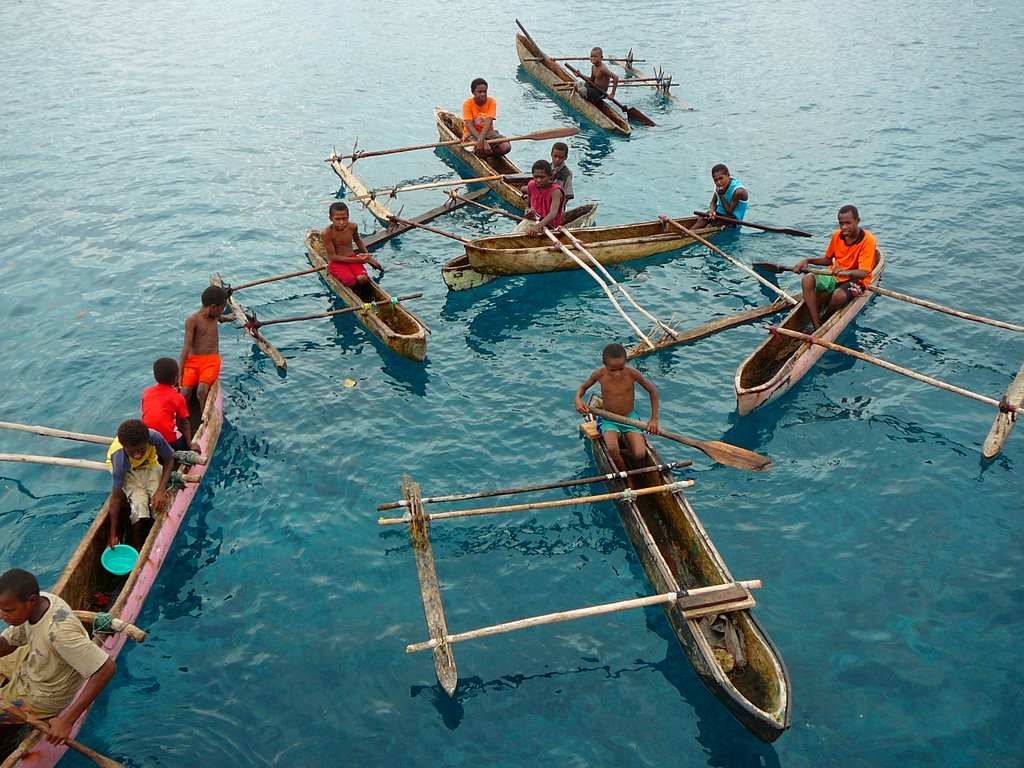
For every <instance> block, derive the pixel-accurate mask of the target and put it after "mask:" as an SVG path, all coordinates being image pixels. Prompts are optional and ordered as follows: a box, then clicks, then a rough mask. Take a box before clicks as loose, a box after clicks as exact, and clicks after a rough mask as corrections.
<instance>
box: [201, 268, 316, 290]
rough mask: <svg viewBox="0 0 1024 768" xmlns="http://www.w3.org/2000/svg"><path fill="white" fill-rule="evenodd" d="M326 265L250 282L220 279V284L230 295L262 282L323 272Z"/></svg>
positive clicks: (272, 281)
mask: <svg viewBox="0 0 1024 768" xmlns="http://www.w3.org/2000/svg"><path fill="white" fill-rule="evenodd" d="M325 269H327V267H313V268H312V269H301V270H299V271H298V272H288V273H287V274H284V275H277V276H275V277H264V278H263V279H262V280H253V281H252V282H251V283H242V284H241V285H228V284H227V283H225V282H224V281H223V279H222V280H221V284H222V285H223V286H224V290H225V291H227V292H228V296H230V295H231V294H232V293H234V292H235V291H240V290H242V289H243V288H252V287H253V286H254V285H263V284H264V283H274V282H277V281H278V280H287V279H288V278H290V277H299V276H301V275H311V274H313V273H314V272H323V271H324V270H325Z"/></svg>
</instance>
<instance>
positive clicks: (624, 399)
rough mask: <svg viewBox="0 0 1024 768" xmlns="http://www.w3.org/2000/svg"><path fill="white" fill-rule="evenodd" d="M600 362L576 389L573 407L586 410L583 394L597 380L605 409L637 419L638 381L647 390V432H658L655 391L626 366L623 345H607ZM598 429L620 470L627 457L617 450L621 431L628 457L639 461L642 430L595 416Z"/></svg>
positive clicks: (643, 453) (642, 449)
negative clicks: (599, 365) (636, 396)
mask: <svg viewBox="0 0 1024 768" xmlns="http://www.w3.org/2000/svg"><path fill="white" fill-rule="evenodd" d="M601 361H602V362H603V363H604V365H602V366H601V367H600V368H598V369H597V370H596V371H594V372H593V373H592V374H590V378H588V379H587V380H586V381H584V382H583V383H582V384H581V385H580V388H579V389H577V390H576V410H577V411H579V412H580V413H589V409H588V408H587V405H586V403H584V402H583V396H584V395H585V394H586V393H587V390H588V389H590V388H591V387H592V386H593V385H594V384H595V383H598V382H600V384H601V399H602V400H603V401H604V407H605V410H608V411H612V412H613V413H620V414H622V415H623V416H628V417H629V418H631V419H639V418H640V417H639V416H638V415H637V413H636V410H635V408H634V405H635V391H634V390H635V387H634V385H635V384H639V385H640V386H641V387H643V388H644V389H646V390H647V394H648V395H649V396H650V398H651V419H650V421H648V422H647V431H648V432H650V433H651V434H652V435H656V434H658V390H657V389H656V388H655V386H654V385H653V384H651V382H649V381H648V380H647V378H646V377H645V376H644V375H643V374H642V373H640V371H638V370H637V369H636V368H629V367H627V366H626V348H625V347H624V346H622V345H621V344H609V345H608V346H607V347H605V348H604V351H603V352H602V353H601ZM597 428H598V430H599V431H600V432H601V435H602V437H603V438H604V444H605V447H606V448H607V449H608V455H609V456H610V457H611V460H612V461H613V462H614V463H615V466H616V467H618V469H619V470H620V471H623V472H625V471H626V470H627V469H628V467H627V466H626V460H625V458H623V456H622V452H621V451H620V450H619V434H620V433H621V434H624V435H625V436H626V442H627V443H628V444H629V455H630V459H632V460H633V461H641V460H642V459H643V458H644V455H645V453H646V447H645V445H644V436H643V432H641V431H640V430H639V429H637V428H636V427H630V426H627V425H625V424H618V423H616V422H614V421H605V420H604V419H602V418H600V417H598V419H597ZM631 480H632V479H631V478H627V480H626V484H627V485H628V486H629V487H630V488H632V487H633V484H632V482H631Z"/></svg>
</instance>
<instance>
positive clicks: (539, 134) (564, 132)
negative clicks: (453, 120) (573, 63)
mask: <svg viewBox="0 0 1024 768" xmlns="http://www.w3.org/2000/svg"><path fill="white" fill-rule="evenodd" d="M579 132H580V131H579V128H571V127H566V128H547V129H545V130H543V131H534V132H533V133H524V134H523V135H521V136H510V137H505V136H503V137H501V138H498V139H487V143H488V144H499V143H501V142H503V141H550V140H551V139H567V138H569V137H570V136H575V135H576V134H577V133H579ZM453 144H465V145H466V146H467V147H471V146H473V144H472V143H467V142H466V140H465V139H449V140H448V141H435V142H434V143H433V144H415V145H413V146H410V147H398V148H397V149H381V150H378V151H376V152H356V153H355V154H352V155H332V156H331V157H328V158H327V159H326V160H324V162H325V163H333V162H334V161H335V160H348V159H349V158H353V157H354V158H356V159H357V160H358V159H359V158H362V157H378V156H380V155H394V154H396V153H398V152H412V151H413V150H415V149H432V148H434V147H447V146H451V145H453Z"/></svg>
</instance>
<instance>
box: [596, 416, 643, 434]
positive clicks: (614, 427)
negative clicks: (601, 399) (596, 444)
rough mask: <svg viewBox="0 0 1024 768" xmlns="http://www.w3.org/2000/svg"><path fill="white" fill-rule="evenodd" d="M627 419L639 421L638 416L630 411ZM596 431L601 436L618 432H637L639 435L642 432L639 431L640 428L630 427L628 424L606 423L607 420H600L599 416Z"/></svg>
mask: <svg viewBox="0 0 1024 768" xmlns="http://www.w3.org/2000/svg"><path fill="white" fill-rule="evenodd" d="M629 418H631V419H636V420H637V421H640V414H638V413H637V412H636V411H632V412H630V413H629ZM597 431H598V432H600V433H601V434H602V435H603V434H604V433H605V432H618V433H620V434H625V433H626V432H639V433H640V434H643V430H642V429H640V427H631V426H630V425H629V424H619V422H617V421H608V420H607V419H602V418H601V417H600V416H598V417H597Z"/></svg>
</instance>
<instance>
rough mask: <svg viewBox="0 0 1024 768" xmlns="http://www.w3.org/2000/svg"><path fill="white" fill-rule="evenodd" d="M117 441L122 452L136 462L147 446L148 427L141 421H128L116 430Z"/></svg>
mask: <svg viewBox="0 0 1024 768" xmlns="http://www.w3.org/2000/svg"><path fill="white" fill-rule="evenodd" d="M117 440H118V442H120V443H121V447H122V448H124V452H125V453H127V454H128V455H129V456H131V457H132V458H133V459H135V460H136V461H138V460H139V459H141V458H142V457H143V455H144V454H145V453H146V448H147V447H148V446H149V427H147V426H146V423H145V422H144V421H142V419H128V421H123V422H121V426H119V427H118V428H117Z"/></svg>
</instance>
